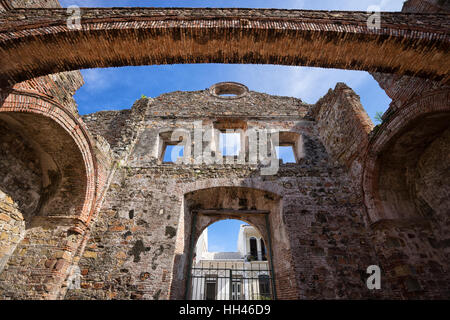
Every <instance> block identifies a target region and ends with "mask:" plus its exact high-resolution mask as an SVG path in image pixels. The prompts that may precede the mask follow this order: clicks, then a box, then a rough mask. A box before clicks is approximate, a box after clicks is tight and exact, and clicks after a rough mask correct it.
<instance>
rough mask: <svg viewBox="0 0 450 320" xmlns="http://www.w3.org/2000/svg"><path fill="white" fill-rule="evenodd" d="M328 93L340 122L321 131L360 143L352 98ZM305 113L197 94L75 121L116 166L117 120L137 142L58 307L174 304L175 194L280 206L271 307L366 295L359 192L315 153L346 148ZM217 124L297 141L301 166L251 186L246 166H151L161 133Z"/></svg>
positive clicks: (370, 259)
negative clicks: (265, 194) (232, 192)
mask: <svg viewBox="0 0 450 320" xmlns="http://www.w3.org/2000/svg"><path fill="white" fill-rule="evenodd" d="M328 95H329V96H330V99H335V100H337V101H340V103H336V104H335V105H332V104H329V105H328V109H329V110H333V111H334V112H336V113H341V114H342V116H343V117H344V118H343V119H344V121H342V122H337V121H335V122H332V126H333V127H334V126H335V125H336V126H337V125H339V130H343V131H344V132H346V131H347V132H352V131H353V130H357V131H358V130H360V131H358V132H360V134H361V135H363V134H362V133H361V132H362V131H363V130H362V129H361V128H362V127H365V126H367V125H368V124H367V123H365V124H364V125H361V124H360V125H359V126H358V127H357V129H352V128H350V127H351V126H353V125H354V124H355V123H356V120H352V121H345V118H346V117H347V116H348V117H349V118H350V119H359V118H361V115H362V117H363V118H364V119H367V115H365V112H364V111H363V109H362V107H361V105H360V103H359V98H358V97H357V96H356V95H355V93H354V92H353V91H352V90H351V89H350V88H348V87H346V86H345V85H344V84H338V86H337V87H336V89H335V90H333V91H330V93H329V94H328ZM314 108H315V106H311V105H306V104H304V103H302V102H301V100H298V99H294V98H287V97H277V96H270V95H267V94H261V93H256V92H250V93H249V94H248V95H247V96H244V97H242V98H240V99H237V100H223V99H220V98H217V97H214V96H212V95H210V93H209V91H208V90H204V91H198V92H175V93H169V94H164V95H161V96H159V97H157V98H154V99H150V98H149V99H140V100H138V101H137V102H136V103H135V105H134V106H133V108H132V109H131V110H127V111H107V112H99V113H95V114H90V115H86V116H84V117H83V118H84V121H85V122H86V123H87V125H88V127H89V128H91V130H92V131H95V132H96V133H98V134H101V135H103V136H104V137H106V139H107V140H108V141H109V142H110V143H111V147H112V150H113V152H114V153H116V154H119V153H120V152H122V157H125V155H124V154H123V150H124V148H123V141H121V140H120V139H118V138H117V137H116V134H117V132H119V131H120V132H127V131H128V130H129V129H130V125H131V124H128V125H126V122H127V119H129V117H130V116H131V115H132V114H134V116H135V117H136V118H141V119H142V120H141V124H138V125H136V124H135V127H137V128H139V130H138V131H139V137H138V138H137V139H136V141H137V142H136V144H135V145H134V147H133V148H132V149H131V153H130V155H129V157H128V160H126V161H124V162H122V163H121V164H120V167H119V168H118V169H117V171H116V175H115V177H114V180H113V182H112V184H111V187H110V189H109V191H108V194H107V196H106V200H105V203H104V206H103V207H102V209H101V211H100V214H99V216H98V218H97V219H96V224H95V227H93V228H92V231H91V236H90V239H89V241H88V242H87V244H86V250H85V252H84V254H83V257H82V258H81V260H80V262H79V267H80V270H81V274H82V275H83V277H82V282H81V289H78V290H68V292H67V295H66V299H94V298H95V299H99V298H100V299H110V298H115V299H168V298H175V299H179V298H183V297H184V295H183V294H184V283H183V281H181V282H180V278H181V279H185V276H183V272H184V271H183V270H185V267H183V264H184V266H186V264H187V255H188V250H187V249H188V248H187V245H186V243H185V241H183V236H182V235H183V234H184V233H186V230H190V221H189V219H185V218H184V214H183V212H184V209H183V206H184V203H183V202H184V195H185V194H186V193H188V192H192V191H196V190H200V189H205V188H212V187H219V188H220V187H222V188H223V187H233V186H234V187H247V188H254V189H259V190H266V191H269V192H273V193H275V194H278V195H280V196H281V197H282V204H281V206H282V210H281V212H280V213H279V216H275V215H274V216H272V217H271V219H273V221H272V223H271V225H272V230H271V231H272V232H271V233H272V235H273V237H274V238H273V239H272V243H273V246H274V249H273V250H274V264H275V266H274V268H275V276H276V279H277V287H278V290H277V291H278V292H277V293H278V297H279V298H281V299H302V298H309V299H311V298H320V297H325V298H336V297H339V298H367V297H369V296H377V294H374V293H372V292H368V290H367V289H364V288H365V269H366V268H367V266H368V265H370V264H376V263H377V262H378V260H377V258H376V257H375V252H374V249H373V247H371V245H370V242H369V238H368V234H367V230H366V225H365V221H364V211H363V207H362V197H361V194H360V192H358V191H356V192H355V190H358V188H357V183H356V184H355V182H354V181H353V180H352V179H351V177H350V176H349V175H348V173H347V170H346V167H345V166H344V165H342V164H340V163H339V161H336V160H335V159H333V158H332V157H330V155H329V154H328V153H327V151H326V147H328V148H330V149H331V150H334V149H339V148H340V149H342V146H340V147H339V144H340V143H343V144H344V145H349V144H351V142H349V141H347V140H345V139H342V140H334V139H333V140H332V141H328V140H327V139H325V138H323V136H324V133H323V132H322V128H321V126H319V125H318V123H317V122H316V121H315V120H314V118H313V117H312V116H311V114H312V113H313V109H314ZM139 113H141V116H139ZM224 117H227V119H228V120H229V121H232V120H240V121H242V120H243V121H245V122H246V123H247V127H248V128H251V127H255V128H264V127H266V126H267V124H268V123H270V124H271V125H272V126H275V127H278V128H279V129H281V130H283V131H291V132H296V133H298V134H299V135H301V136H302V137H303V143H304V157H303V158H302V159H301V160H300V161H299V162H298V163H297V164H284V165H281V166H280V170H279V172H278V173H277V174H276V175H275V176H261V175H260V173H259V169H258V168H257V167H256V166H250V165H237V164H235V165H194V164H193V165H180V164H165V163H164V164H162V163H161V162H160V160H158V150H157V147H156V146H157V145H158V136H159V132H160V131H166V130H168V129H170V128H172V129H175V128H189V129H193V126H194V122H195V121H202V122H203V125H204V126H207V125H211V124H212V122H213V121H215V120H218V119H223V118H224ZM294 119H297V120H294ZM343 123H346V124H348V128H347V129H346V128H342V125H343ZM335 128H336V129H338V128H337V127H335ZM366 136H367V133H366ZM124 139H126V135H125V136H124ZM322 140H324V141H325V143H326V144H327V146H324V144H323V143H322V142H321V141H322ZM350 152H351V153H354V150H353V149H351V150H350ZM343 157H344V158H346V159H347V158H351V157H352V156H351V155H350V156H343ZM250 190H251V189H250ZM249 192H252V191H249ZM253 192H254V191H253ZM343 230H345V232H344V231H343ZM188 233H189V232H188ZM180 234H181V235H180ZM180 237H181V241H180ZM174 262H176V263H174ZM180 265H181V267H180ZM180 268H181V276H180ZM355 275H357V276H356V277H355ZM385 293H386V291H385Z"/></svg>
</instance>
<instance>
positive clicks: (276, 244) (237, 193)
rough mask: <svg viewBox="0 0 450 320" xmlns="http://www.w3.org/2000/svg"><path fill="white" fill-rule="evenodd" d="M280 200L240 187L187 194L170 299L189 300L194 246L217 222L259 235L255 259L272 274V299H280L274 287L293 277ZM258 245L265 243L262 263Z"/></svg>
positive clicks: (214, 188) (262, 191)
mask: <svg viewBox="0 0 450 320" xmlns="http://www.w3.org/2000/svg"><path fill="white" fill-rule="evenodd" d="M281 200H282V199H281V197H280V196H279V195H277V194H275V193H272V192H269V191H265V190H260V189H255V188H251V187H240V186H220V187H211V188H206V189H198V190H195V191H191V192H188V193H186V194H185V195H184V199H183V202H184V204H183V209H182V210H183V211H184V212H183V214H182V219H181V220H180V224H181V225H182V230H183V232H182V233H178V235H177V249H176V250H177V251H178V253H177V254H176V256H175V257H174V264H173V276H172V282H171V285H170V298H171V299H191V296H192V292H191V278H192V274H191V273H192V267H193V263H192V262H193V261H194V254H195V245H196V244H197V241H198V239H199V238H200V236H201V234H202V232H203V231H204V229H205V228H207V227H208V226H210V225H212V224H213V223H215V222H217V221H221V220H226V219H238V220H241V221H244V222H245V223H247V224H249V225H251V226H253V227H254V228H255V229H256V230H257V231H258V232H259V233H258V236H257V238H258V239H263V240H262V241H259V245H258V247H257V248H258V251H259V252H258V253H257V255H259V256H260V259H259V261H264V263H267V264H268V266H269V267H268V268H269V269H270V270H271V271H272V274H271V276H270V277H269V278H270V287H271V290H272V291H271V292H272V298H273V299H277V298H278V297H279V298H281V299H283V297H284V295H283V294H284V290H280V289H278V285H277V284H278V283H279V282H280V281H283V279H287V278H291V277H295V271H294V270H293V266H292V263H291V256H290V254H291V249H290V246H289V243H288V242H287V241H286V239H285V238H284V236H283V235H284V234H285V231H284V228H285V225H284V221H283V219H282V209H281V208H282V205H281ZM280 235H281V236H280ZM249 238H250V237H249ZM261 242H264V250H265V255H264V256H265V257H266V259H265V260H263V259H262V258H263V255H262V252H261V246H260V243H261ZM248 248H250V243H248ZM278 276H279V279H278ZM256 278H258V275H257V276H256ZM280 279H281V280H280Z"/></svg>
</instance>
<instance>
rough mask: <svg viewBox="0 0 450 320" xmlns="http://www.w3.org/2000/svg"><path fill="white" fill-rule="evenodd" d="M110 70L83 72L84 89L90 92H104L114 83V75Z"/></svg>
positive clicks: (86, 70)
mask: <svg viewBox="0 0 450 320" xmlns="http://www.w3.org/2000/svg"><path fill="white" fill-rule="evenodd" d="M108 71H109V70H108V69H85V70H81V74H82V75H83V78H84V82H85V85H84V89H86V90H88V91H95V90H103V89H106V88H108V87H110V86H111V85H112V83H113V79H114V73H113V72H108Z"/></svg>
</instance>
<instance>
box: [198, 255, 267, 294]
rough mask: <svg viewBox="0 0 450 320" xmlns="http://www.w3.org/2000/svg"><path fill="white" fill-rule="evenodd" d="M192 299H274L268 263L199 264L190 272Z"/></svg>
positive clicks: (219, 262) (220, 262)
mask: <svg viewBox="0 0 450 320" xmlns="http://www.w3.org/2000/svg"><path fill="white" fill-rule="evenodd" d="M189 292H190V297H189V298H190V299H191V300H273V299H274V295H273V288H272V270H271V269H270V267H269V264H268V263H267V262H263V261H258V262H235V261H234V262H224V261H214V262H207V263H203V262H199V263H198V264H196V265H195V266H193V267H192V269H191V283H190V288H189Z"/></svg>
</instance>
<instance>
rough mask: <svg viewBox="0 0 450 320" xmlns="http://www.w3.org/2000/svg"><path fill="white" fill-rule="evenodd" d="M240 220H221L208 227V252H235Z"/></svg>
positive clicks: (241, 222)
mask: <svg viewBox="0 0 450 320" xmlns="http://www.w3.org/2000/svg"><path fill="white" fill-rule="evenodd" d="M241 224H248V223H245V222H244V221H241V220H234V219H232V220H231V219H229V220H221V221H218V222H216V223H213V224H212V225H210V226H209V227H208V251H210V252H236V251H237V240H238V235H239V227H240V226H241Z"/></svg>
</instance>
